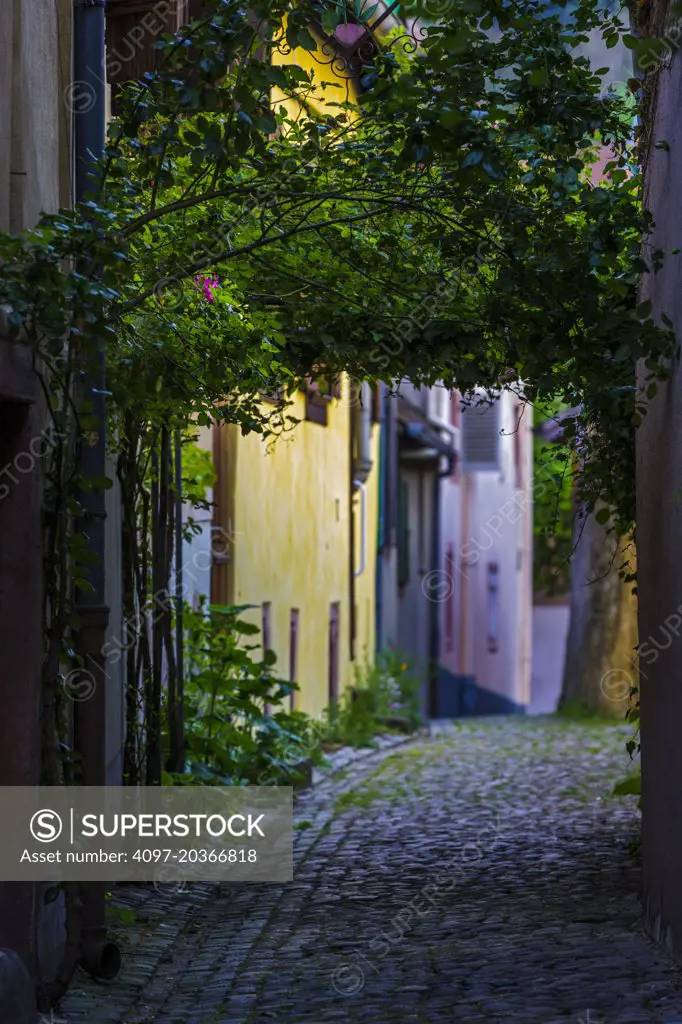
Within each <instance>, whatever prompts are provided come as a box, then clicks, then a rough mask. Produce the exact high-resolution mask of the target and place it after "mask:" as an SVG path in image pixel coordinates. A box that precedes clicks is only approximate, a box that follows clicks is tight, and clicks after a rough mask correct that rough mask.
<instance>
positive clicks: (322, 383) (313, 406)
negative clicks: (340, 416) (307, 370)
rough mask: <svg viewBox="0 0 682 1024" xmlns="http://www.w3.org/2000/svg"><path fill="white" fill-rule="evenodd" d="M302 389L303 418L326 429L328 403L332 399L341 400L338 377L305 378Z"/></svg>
mask: <svg viewBox="0 0 682 1024" xmlns="http://www.w3.org/2000/svg"><path fill="white" fill-rule="evenodd" d="M302 387H303V390H304V391H305V418H306V419H307V420H311V421H312V422H313V423H319V424H320V425H321V426H323V427H326V426H327V409H328V406H329V403H330V402H331V400H332V399H333V398H336V399H339V398H341V378H340V376H339V375H338V374H334V375H333V376H330V377H324V376H315V377H306V380H305V384H304V385H303V386H302Z"/></svg>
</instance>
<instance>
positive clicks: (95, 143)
mask: <svg viewBox="0 0 682 1024" xmlns="http://www.w3.org/2000/svg"><path fill="white" fill-rule="evenodd" d="M104 11H105V0H75V2H74V7H73V15H74V24H73V27H74V68H73V79H74V82H76V83H78V85H79V88H80V91H81V93H82V98H83V102H82V103H80V104H75V108H74V113H73V125H74V158H75V181H76V194H75V199H76V202H77V203H78V202H82V201H83V199H84V198H85V196H86V195H87V194H88V193H93V192H95V191H96V189H97V182H96V181H94V180H93V179H92V178H91V176H90V171H89V164H90V163H91V161H92V158H93V157H95V158H97V157H99V156H100V155H101V153H102V152H103V150H104V141H105V122H106V85H105V77H106V71H105V49H104V27H105V17H104ZM85 100H87V102H85ZM82 388H83V391H82V394H83V396H84V397H85V398H86V399H88V400H89V401H90V402H91V412H92V415H93V417H94V419H95V420H96V423H97V427H96V431H95V433H96V436H97V440H96V442H95V443H94V444H81V451H80V467H79V468H80V472H81V474H82V476H83V477H85V478H89V479H93V478H95V479H96V478H99V479H101V478H103V477H104V476H105V475H106V448H105V429H106V406H105V395H106V394H107V392H106V354H105V350H104V348H103V346H102V344H101V343H98V344H97V347H96V348H95V350H94V351H93V352H92V354H91V357H90V366H89V368H88V370H87V372H86V373H85V374H84V377H83V380H82ZM80 502H81V505H82V507H83V509H84V516H83V520H82V524H83V525H82V527H81V528H82V530H83V533H84V535H85V537H86V539H87V542H88V548H89V550H90V551H91V552H92V554H93V555H94V556H95V557H94V558H93V561H92V564H91V565H90V566H89V569H88V573H89V580H90V584H91V587H92V590H88V591H85V590H79V591H78V592H77V613H78V617H79V619H80V622H81V625H80V629H79V634H78V651H79V653H80V655H81V657H82V658H83V663H84V665H85V666H86V669H87V671H88V672H89V673H90V675H91V677H92V681H93V686H94V689H93V695H92V696H91V697H90V699H89V700H85V701H79V702H77V703H76V704H75V705H74V746H75V748H76V750H77V752H78V754H79V755H80V759H81V770H82V784H83V785H84V786H104V785H106V679H107V673H106V658H105V656H104V654H103V651H104V649H105V647H104V645H105V643H106V631H107V625H108V622H109V609H108V607H107V605H106V598H105V556H106V550H105V533H104V526H105V519H106V511H105V500H104V491H103V490H102V489H95V490H86V491H84V492H83V493H82V494H81V495H80ZM105 893H106V883H101V882H88V883H85V884H84V885H83V886H82V901H83V933H82V945H81V959H80V963H81V966H82V967H83V968H84V970H86V971H87V972H88V973H89V974H91V975H93V977H96V978H105V979H111V978H114V977H116V975H117V974H118V971H119V969H120V965H121V955H120V952H119V950H118V947H117V946H116V944H115V943H113V942H110V941H108V939H107V930H106V923H105Z"/></svg>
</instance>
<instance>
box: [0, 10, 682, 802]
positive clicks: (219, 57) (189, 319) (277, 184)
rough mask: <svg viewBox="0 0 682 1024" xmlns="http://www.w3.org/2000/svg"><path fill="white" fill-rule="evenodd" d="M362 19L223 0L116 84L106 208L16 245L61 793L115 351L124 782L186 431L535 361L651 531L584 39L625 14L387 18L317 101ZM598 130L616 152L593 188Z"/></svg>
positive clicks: (625, 248) (625, 185)
mask: <svg viewBox="0 0 682 1024" xmlns="http://www.w3.org/2000/svg"><path fill="white" fill-rule="evenodd" d="M560 6H561V5H560ZM371 11H372V8H371V7H370V8H369V9H368V10H367V12H365V13H363V11H362V9H361V8H357V9H356V8H355V7H354V8H351V7H349V6H347V5H346V4H345V3H331V2H317V0H309V2H304V3H301V4H297V5H296V6H295V7H293V8H291V7H289V5H288V4H285V3H284V2H282V0H260V2H256V3H253V4H250V5H249V8H248V10H247V9H246V8H245V7H243V6H241V5H240V4H239V3H238V2H236V0H214V2H213V3H212V5H211V6H210V10H209V14H208V15H207V16H206V17H205V18H204V19H203V20H202V21H200V22H195V23H192V24H190V25H189V26H186V27H184V28H183V29H181V30H180V32H179V33H178V34H177V35H176V36H174V37H173V38H169V39H165V40H163V41H162V42H161V43H160V44H159V45H160V50H161V54H160V56H161V60H160V64H159V67H158V70H157V71H156V72H155V73H154V74H150V75H148V76H146V77H145V79H144V81H143V82H142V83H132V84H130V85H129V86H127V87H126V88H125V89H123V90H122V91H121V92H120V94H119V96H118V97H117V114H116V117H115V118H114V119H113V120H112V122H111V124H110V127H109V133H108V141H107V146H106V151H105V153H104V155H103V158H102V159H101V160H100V161H98V163H97V165H96V166H95V168H94V172H93V189H92V195H91V198H90V200H89V201H87V202H84V203H82V204H79V205H78V206H77V207H76V208H75V209H73V210H62V211H59V212H58V213H56V214H50V215H45V216H44V217H42V218H41V221H40V223H39V224H38V226H37V227H36V228H34V229H33V230H31V231H28V232H26V233H24V234H23V235H21V236H16V237H13V236H2V237H1V238H0V261H1V264H0V269H1V275H0V301H1V302H2V303H3V304H5V305H6V306H7V307H9V320H10V322H11V324H12V325H13V329H14V330H15V332H16V338H17V339H18V340H20V341H21V342H22V343H23V344H25V345H27V346H30V348H31V349H32V351H33V352H34V355H35V365H36V371H37V372H38V373H39V374H40V375H41V379H42V380H43V382H44V389H45V401H46V406H47V408H48V409H49V412H50V415H51V417H52V419H53V421H54V428H55V430H56V432H57V434H58V436H59V438H60V441H59V443H58V444H57V445H55V446H54V447H52V448H51V449H50V452H49V458H48V459H47V460H46V463H47V479H48V490H47V500H46V551H47V566H46V579H47V592H46V602H45V620H46V636H47V646H46V653H45V666H44V680H43V682H44V691H45V692H44V708H45V714H44V740H45V742H44V751H45V770H44V774H45V778H46V781H50V782H59V781H63V780H64V778H65V775H66V776H68V773H69V771H70V766H69V761H68V756H67V757H66V759H65V757H64V751H65V740H66V737H67V735H68V729H67V728H66V725H65V722H64V715H65V707H64V704H63V695H62V690H61V689H60V686H59V680H60V678H63V676H64V673H65V672H66V673H67V674H69V673H70V672H74V671H77V666H74V653H73V639H72V638H73V634H74V630H76V629H77V626H78V619H77V615H76V614H75V609H74V600H73V599H74V587H75V588H87V587H88V586H89V559H90V552H89V550H88V545H87V539H86V537H85V535H84V533H83V532H82V531H79V529H78V528H77V527H78V523H79V520H81V519H82V516H83V508H82V504H81V500H80V498H79V495H81V494H82V492H83V489H84V488H87V487H90V488H103V487H106V486H109V485H110V484H111V483H112V482H113V481H104V480H89V481H88V480H84V479H82V474H80V473H79V469H78V466H79V462H78V452H79V447H80V446H82V445H83V444H85V443H87V440H88V437H89V434H90V432H91V431H92V430H93V429H94V428H95V426H96V421H95V420H94V418H93V408H92V405H91V401H90V398H89V396H88V395H87V394H84V393H83V388H82V385H81V382H82V379H83V374H84V370H85V368H86V365H87V362H88V359H89V357H90V354H91V352H92V351H93V349H94V348H95V347H97V346H104V348H105V349H106V355H107V374H108V376H107V390H108V392H110V397H109V399H108V419H109V424H108V427H109V437H110V439H111V446H112V458H113V459H114V460H115V465H116V471H115V474H113V475H115V477H116V481H117V485H118V486H119V487H120V493H121V496H122V507H123V525H122V545H123V552H124V606H125V611H124V615H125V620H126V622H127V623H137V625H136V626H135V627H134V630H133V633H134V636H133V638H132V641H131V643H130V644H129V645H128V646H127V648H126V651H125V657H126V669H127V679H128V725H129V741H128V748H127V750H126V766H127V772H128V774H129V777H130V778H131V779H142V778H144V779H146V780H147V781H153V780H158V779H159V777H160V773H161V771H162V770H163V765H162V755H161V747H160V744H161V739H160V737H161V728H162V722H161V715H162V713H163V712H162V706H161V705H162V701H161V692H160V685H161V682H160V680H161V671H162V669H161V666H162V664H163V663H164V661H165V662H167V665H168V670H169V673H170V674H169V683H168V685H169V687H170V690H171V699H170V701H169V704H168V711H167V713H168V714H169V715H170V718H171V719H172V714H173V699H172V687H173V685H174V683H173V680H174V674H173V653H172V644H170V642H169V637H170V631H171V628H172V618H171V614H170V611H166V612H163V613H162V614H160V615H158V616H156V617H155V619H154V621H153V622H152V623H151V625H150V624H149V622H148V620H147V619H145V618H144V616H142V618H140V616H141V613H142V612H144V610H145V609H147V608H149V607H150V605H151V604H153V602H154V598H155V596H156V595H158V593H160V592H167V591H168V584H169V573H170V564H171V555H172V543H171V538H172V535H173V531H174V515H175V512H174V506H173V498H174V488H175V487H176V483H175V482H174V477H173V471H172V452H173V446H174V439H175V438H177V437H182V436H184V435H185V434H186V432H187V431H188V430H189V429H190V428H191V427H192V426H193V425H194V426H202V425H208V424H209V423H210V422H213V421H214V420H219V421H224V422H229V423H232V424H235V425H237V426H238V427H239V428H241V429H242V430H243V431H258V432H260V433H261V434H263V435H264V436H276V435H277V434H278V433H280V432H281V431H282V430H284V429H287V425H288V421H287V413H286V405H285V406H284V407H282V406H279V405H275V406H273V405H269V406H267V407H266V406H264V405H263V404H262V403H261V402H260V401H259V397H260V395H261V394H262V392H263V391H268V392H270V393H272V392H274V391H277V390H278V389H280V388H282V389H283V390H284V393H285V394H286V393H287V392H288V393H291V391H292V390H293V389H295V388H296V387H298V386H299V385H300V383H301V381H302V380H303V378H304V377H305V376H306V375H309V374H311V373H314V372H317V371H319V369H320V368H324V369H325V372H329V371H332V372H335V371H338V370H346V371H349V372H350V373H352V374H354V375H355V376H357V377H364V378H367V377H372V378H376V377H381V378H383V379H386V380H394V379H397V378H400V377H402V376H408V377H410V378H411V379H413V380H414V381H415V382H417V383H426V384H429V383H434V382H435V381H436V380H441V381H443V382H444V383H445V385H446V386H457V387H458V388H459V389H460V390H461V391H463V392H465V393H466V392H468V391H470V390H471V389H473V388H474V387H485V388H489V389H495V388H499V387H504V386H509V385H510V384H511V383H513V382H514V381H516V380H518V379H522V380H523V381H524V388H525V394H526V396H527V397H528V399H529V400H530V401H536V400H552V399H558V400H561V401H562V402H565V403H567V404H569V405H570V406H576V407H580V408H581V410H582V412H581V415H580V417H579V418H578V419H577V420H575V421H573V422H572V424H569V425H568V426H567V431H566V442H567V444H568V445H569V447H571V448H572V450H573V451H577V452H579V455H580V460H581V465H582V467H583V469H582V471H581V475H580V482H579V486H580V490H581V498H582V499H584V500H585V501H586V502H587V503H588V504H590V505H593V504H594V503H595V502H596V501H597V500H598V499H600V498H601V499H603V500H605V501H606V502H607V503H608V506H609V508H610V510H611V515H612V523H613V527H614V529H617V530H618V531H620V532H626V531H628V530H629V529H630V528H631V526H632V523H633V519H634V494H633V486H634V484H633V481H634V432H635V429H636V426H637V424H638V423H639V422H640V421H641V416H642V415H643V411H644V400H645V398H646V397H650V396H651V395H652V394H653V393H654V391H655V388H656V386H657V384H656V382H657V381H659V380H661V379H665V377H666V374H667V369H666V367H667V362H668V360H669V358H670V357H671V355H672V354H673V353H674V351H675V339H674V336H673V333H672V331H671V330H670V324H669V323H667V325H666V324H664V325H663V326H662V327H660V326H657V325H655V324H654V322H653V320H652V319H651V308H650V306H649V305H648V304H646V303H645V304H640V305H638V304H637V298H636V296H637V285H638V279H639V277H640V275H641V274H643V273H648V272H650V271H651V270H652V269H655V267H656V265H657V264H658V263H659V262H660V259H661V258H662V256H663V254H662V253H657V252H653V253H649V252H647V251H646V250H645V251H644V255H642V247H641V243H642V238H643V236H644V235H645V234H646V232H647V229H648V227H649V224H648V219H647V216H646V214H645V213H643V212H642V209H641V194H640V192H641V183H640V178H639V176H638V173H637V168H636V166H635V165H634V164H633V157H632V154H631V148H630V120H631V109H630V107H629V106H628V103H627V102H625V101H624V100H623V98H621V97H618V96H616V95H614V96H610V95H605V94H604V93H603V90H602V88H601V77H600V74H599V72H598V71H595V70H593V69H592V68H591V67H590V66H589V63H588V62H587V60H586V59H584V58H581V57H577V56H575V52H574V50H575V47H576V46H577V45H578V44H579V43H580V42H584V41H586V39H587V33H588V32H589V31H591V30H599V31H601V32H602V33H603V35H604V36H605V37H606V38H607V39H611V38H613V37H614V36H616V37H617V36H618V34H619V33H621V32H622V28H621V25H620V22H619V20H618V17H617V15H616V14H610V13H605V12H603V11H601V10H600V9H599V6H598V4H597V3H596V2H594V0H582V2H581V3H580V4H578V5H576V6H574V8H573V9H572V11H571V13H570V16H567V17H560V16H559V15H558V14H556V13H552V12H551V11H550V10H548V9H546V8H545V7H544V6H543V5H542V4H540V3H539V2H533V0H530V2H526V0H524V2H521V0H510V2H505V3H501V2H499V0H454V2H453V4H452V5H451V6H450V9H449V10H448V12H447V14H446V15H445V16H444V17H443V18H442V20H440V21H439V22H438V24H432V25H429V26H428V28H424V29H423V31H422V32H421V34H420V36H419V38H418V40H416V41H415V39H414V37H408V39H407V43H401V42H400V34H398V35H397V37H396V38H395V39H393V38H392V39H391V40H389V42H390V43H391V45H388V44H387V45H386V46H385V47H383V48H382V46H381V45H378V46H375V47H373V48H372V49H371V50H370V51H368V53H367V54H366V55H364V56H363V74H362V75H361V77H360V82H361V93H360V96H359V98H358V100H357V102H356V101H352V97H351V96H350V93H349V92H348V83H347V81H346V79H345V78H344V76H343V75H341V76H338V75H337V78H338V83H337V82H335V81H331V82H330V83H329V84H328V85H327V86H326V88H325V89H324V90H322V89H321V87H320V85H319V83H318V84H317V85H316V83H315V80H314V76H313V73H312V72H309V71H306V70H305V68H304V67H302V66H301V62H299V61H298V60H296V57H295V54H294V53H293V51H295V50H296V49H298V51H299V52H300V51H301V50H304V51H308V52H310V53H312V52H314V50H315V48H316V46H317V42H316V39H317V40H318V41H319V39H327V40H328V39H330V38H331V37H332V36H333V33H334V31H335V29H336V27H337V26H338V25H339V23H340V22H342V21H344V20H354V21H360V22H362V21H363V19H364V20H365V21H367V20H368V19H370V18H371ZM410 40H412V41H411V42H410ZM417 43H418V45H417ZM327 77H328V76H327ZM321 91H324V94H325V102H324V103H322V102H321V100H320V93H321ZM600 147H607V149H608V150H609V152H610V153H611V159H610V162H609V163H608V165H607V168H606V170H607V175H608V177H607V179H606V180H604V181H602V182H600V183H598V184H595V183H594V182H593V181H592V179H591V177H590V167H591V164H592V162H593V160H594V159H595V155H596V153H597V151H598V149H599V148H600ZM638 360H642V361H643V363H644V365H645V366H646V372H645V374H644V377H643V379H641V380H640V383H639V385H638V384H637V383H636V381H635V373H634V370H635V364H636V362H637V361H638ZM175 496H177V495H175ZM140 715H142V731H141V732H140V728H133V726H137V725H139V722H140ZM171 724H172V723H171ZM175 731H176V730H175V729H174V728H171V733H173V734H175ZM140 737H142V738H143V747H144V749H143V747H142V746H141V745H140ZM171 761H172V762H173V764H174V767H175V768H177V767H178V766H179V760H178V748H177V745H176V747H175V748H174V754H173V755H172V756H171Z"/></svg>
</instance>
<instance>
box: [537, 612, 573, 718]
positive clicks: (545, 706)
mask: <svg viewBox="0 0 682 1024" xmlns="http://www.w3.org/2000/svg"><path fill="white" fill-rule="evenodd" d="M570 614H571V607H570V604H541V605H535V607H534V608H533V673H532V682H531V699H530V706H529V708H528V711H529V713H530V714H531V715H550V714H552V713H553V712H554V711H556V709H557V704H558V703H559V697H560V696H561V683H562V679H563V673H564V657H565V654H566V637H567V636H568V622H569V619H570Z"/></svg>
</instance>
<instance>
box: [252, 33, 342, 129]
mask: <svg viewBox="0 0 682 1024" xmlns="http://www.w3.org/2000/svg"><path fill="white" fill-rule="evenodd" d="M311 35H312V36H313V38H315V39H316V40H317V42H318V50H317V51H316V52H315V53H314V54H313V53H311V52H310V51H308V50H303V49H297V50H294V51H293V52H292V53H285V54H283V53H280V52H279V50H277V49H274V50H273V52H272V62H273V64H280V65H286V64H296V66H297V67H300V68H302V69H303V70H304V71H307V72H308V73H310V72H311V71H312V73H313V84H312V86H311V89H310V91H309V92H307V93H306V94H305V96H304V97H302V98H304V99H305V102H306V103H307V104H309V105H310V107H311V109H313V110H315V111H317V112H318V113H319V112H320V111H324V110H327V111H328V112H329V113H330V114H331V115H332V116H334V115H336V114H340V113H342V112H343V111H342V108H341V107H339V106H338V104H339V103H349V102H354V101H355V100H356V99H357V97H358V88H357V84H356V81H355V80H354V79H353V78H351V77H350V75H348V74H347V72H346V71H345V69H344V66H343V62H341V61H339V60H338V59H337V60H333V59H332V50H331V44H329V43H325V42H324V41H323V40H322V39H320V37H319V36H317V35H316V33H315V32H312V31H311ZM283 45H284V44H283ZM300 88H301V87H300V86H299V89H300ZM272 105H273V108H274V109H275V110H279V107H280V106H284V107H285V108H286V111H287V114H288V116H289V117H290V118H291V119H292V120H297V119H298V118H299V117H305V111H304V109H303V106H302V105H301V104H300V103H299V102H298V101H297V100H296V99H291V98H289V97H285V96H284V95H283V93H282V92H281V91H280V90H279V89H274V90H273V93H272Z"/></svg>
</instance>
